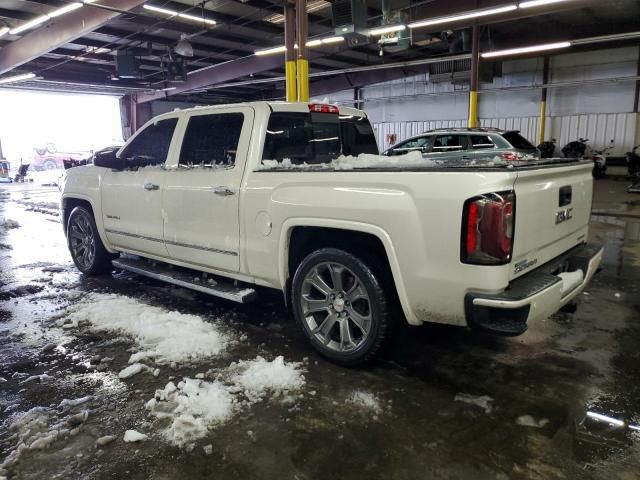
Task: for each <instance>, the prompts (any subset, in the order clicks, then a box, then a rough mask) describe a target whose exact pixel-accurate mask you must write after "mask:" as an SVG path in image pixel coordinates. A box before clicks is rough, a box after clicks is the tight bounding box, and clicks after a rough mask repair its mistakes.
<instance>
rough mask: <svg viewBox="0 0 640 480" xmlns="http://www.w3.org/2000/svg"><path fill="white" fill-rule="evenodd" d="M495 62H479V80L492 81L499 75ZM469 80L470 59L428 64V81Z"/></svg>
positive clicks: (465, 81)
mask: <svg viewBox="0 0 640 480" xmlns="http://www.w3.org/2000/svg"><path fill="white" fill-rule="evenodd" d="M495 66H496V64H495V62H481V63H480V70H479V72H478V73H479V75H480V81H481V82H487V83H489V82H492V81H493V78H494V77H495V76H500V73H499V72H498V71H496V68H495ZM470 80H471V59H470V58H465V59H462V60H448V61H445V62H439V63H433V64H431V65H429V82H432V83H442V82H451V83H455V84H465V83H469V82H470Z"/></svg>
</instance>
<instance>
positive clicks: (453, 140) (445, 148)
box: [432, 135, 465, 153]
mask: <svg viewBox="0 0 640 480" xmlns="http://www.w3.org/2000/svg"><path fill="white" fill-rule="evenodd" d="M464 149H465V143H464V138H463V137H462V135H436V139H435V141H434V142H433V149H432V151H433V152H438V153H442V152H457V151H460V150H464Z"/></svg>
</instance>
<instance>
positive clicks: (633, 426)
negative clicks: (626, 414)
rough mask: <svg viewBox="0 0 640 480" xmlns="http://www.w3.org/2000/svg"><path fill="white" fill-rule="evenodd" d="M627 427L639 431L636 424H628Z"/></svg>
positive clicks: (639, 428)
mask: <svg viewBox="0 0 640 480" xmlns="http://www.w3.org/2000/svg"><path fill="white" fill-rule="evenodd" d="M629 428H630V429H631V430H636V431H638V432H640V427H638V426H636V425H629Z"/></svg>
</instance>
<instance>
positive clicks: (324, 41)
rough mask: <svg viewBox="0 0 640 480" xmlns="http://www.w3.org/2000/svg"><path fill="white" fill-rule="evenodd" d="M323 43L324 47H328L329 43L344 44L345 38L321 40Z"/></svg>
mask: <svg viewBox="0 0 640 480" xmlns="http://www.w3.org/2000/svg"><path fill="white" fill-rule="evenodd" d="M320 41H321V42H322V44H323V45H327V44H329V43H340V42H344V37H340V36H338V37H328V38H323V39H321V40H320Z"/></svg>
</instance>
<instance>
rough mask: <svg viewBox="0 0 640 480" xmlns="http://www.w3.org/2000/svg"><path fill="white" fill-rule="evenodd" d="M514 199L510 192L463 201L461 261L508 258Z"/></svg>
mask: <svg viewBox="0 0 640 480" xmlns="http://www.w3.org/2000/svg"><path fill="white" fill-rule="evenodd" d="M515 203H516V197H515V194H514V193H513V192H502V193H489V194H486V195H482V196H480V197H475V198H472V199H470V200H467V201H466V202H465V204H464V212H463V223H462V248H461V260H462V262H464V263H473V264H481V265H502V264H505V263H508V262H509V261H511V253H512V250H513V231H514V216H515Z"/></svg>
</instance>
